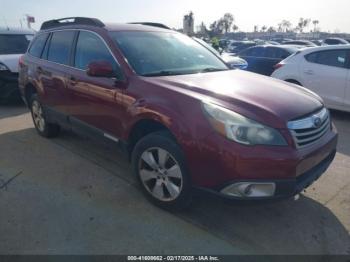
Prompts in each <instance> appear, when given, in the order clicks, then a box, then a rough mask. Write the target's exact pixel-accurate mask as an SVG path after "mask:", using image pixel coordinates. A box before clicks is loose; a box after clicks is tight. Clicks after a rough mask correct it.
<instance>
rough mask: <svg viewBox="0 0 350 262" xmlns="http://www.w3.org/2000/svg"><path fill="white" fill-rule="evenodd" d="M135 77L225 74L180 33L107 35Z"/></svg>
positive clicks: (211, 57)
mask: <svg viewBox="0 0 350 262" xmlns="http://www.w3.org/2000/svg"><path fill="white" fill-rule="evenodd" d="M110 34H111V36H112V38H113V39H114V41H115V43H116V44H117V45H118V46H119V48H120V49H121V51H122V52H123V54H124V56H125V58H126V59H127V60H128V62H129V64H130V65H131V67H132V68H133V69H134V71H135V72H136V73H137V74H138V75H142V76H163V75H181V74H195V73H201V72H214V71H222V70H228V68H227V66H226V65H225V64H224V63H223V62H222V61H221V60H220V59H219V58H218V57H216V56H215V55H214V54H213V53H211V52H210V51H209V50H207V49H206V48H205V47H203V46H202V45H200V44H199V43H197V42H196V41H194V40H192V39H191V38H189V37H187V36H185V35H182V34H180V33H173V32H169V33H168V32H136V31H134V32H111V33H110Z"/></svg>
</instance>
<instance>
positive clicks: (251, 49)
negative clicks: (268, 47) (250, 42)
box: [239, 48, 254, 56]
mask: <svg viewBox="0 0 350 262" xmlns="http://www.w3.org/2000/svg"><path fill="white" fill-rule="evenodd" d="M253 51H254V48H248V49H246V50H243V51H242V52H240V53H239V55H241V56H251V55H252V52H253Z"/></svg>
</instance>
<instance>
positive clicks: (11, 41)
mask: <svg viewBox="0 0 350 262" xmlns="http://www.w3.org/2000/svg"><path fill="white" fill-rule="evenodd" d="M32 38H33V35H6V34H0V55H8V54H24V53H25V52H26V51H27V48H28V45H29V42H30V40H31V39H32Z"/></svg>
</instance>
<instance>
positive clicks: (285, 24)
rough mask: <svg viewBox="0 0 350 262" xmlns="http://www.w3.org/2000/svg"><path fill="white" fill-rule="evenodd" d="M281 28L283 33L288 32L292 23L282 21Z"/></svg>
mask: <svg viewBox="0 0 350 262" xmlns="http://www.w3.org/2000/svg"><path fill="white" fill-rule="evenodd" d="M281 26H282V28H283V31H285V32H288V31H289V29H290V28H291V27H292V23H291V22H289V21H288V20H283V21H282V23H281Z"/></svg>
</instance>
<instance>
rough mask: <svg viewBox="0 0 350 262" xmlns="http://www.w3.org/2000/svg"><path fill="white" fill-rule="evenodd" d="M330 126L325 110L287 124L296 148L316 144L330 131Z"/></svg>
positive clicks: (327, 113)
mask: <svg viewBox="0 0 350 262" xmlns="http://www.w3.org/2000/svg"><path fill="white" fill-rule="evenodd" d="M330 126H331V120H330V116H329V112H328V110H327V109H326V108H323V109H322V110H321V111H319V112H318V113H316V114H313V115H311V116H308V117H306V118H302V119H298V120H295V121H290V122H288V128H289V130H290V132H291V134H292V136H293V139H294V141H295V144H296V146H297V148H302V147H306V146H309V145H311V144H314V143H316V142H317V141H318V140H319V139H321V138H322V137H323V136H324V135H325V134H326V133H327V132H328V131H329V130H330Z"/></svg>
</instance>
